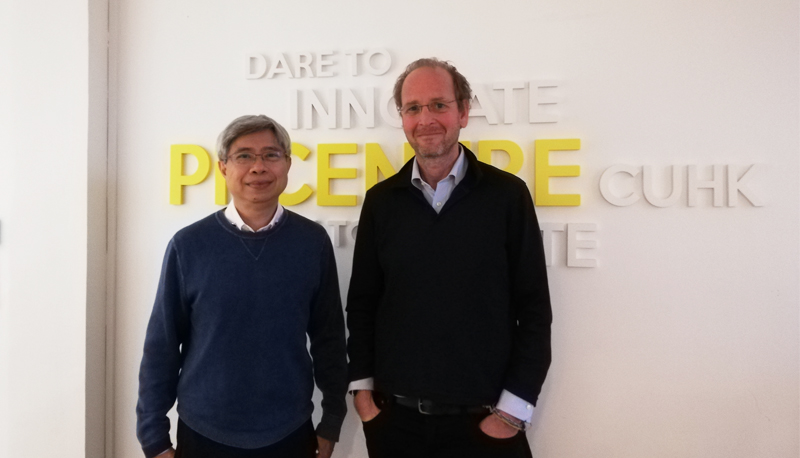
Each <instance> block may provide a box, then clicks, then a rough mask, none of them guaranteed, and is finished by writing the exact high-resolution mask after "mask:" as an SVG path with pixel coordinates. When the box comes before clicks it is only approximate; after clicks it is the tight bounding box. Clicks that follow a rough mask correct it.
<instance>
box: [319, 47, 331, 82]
mask: <svg viewBox="0 0 800 458" xmlns="http://www.w3.org/2000/svg"><path fill="white" fill-rule="evenodd" d="M332 55H333V51H322V52H320V53H319V56H317V76H318V77H320V78H322V77H326V76H334V73H333V72H332V71H331V70H325V67H330V66H331V65H333V61H332V60H326V59H325V58H326V57H329V56H332Z"/></svg>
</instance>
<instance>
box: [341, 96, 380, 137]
mask: <svg viewBox="0 0 800 458" xmlns="http://www.w3.org/2000/svg"><path fill="white" fill-rule="evenodd" d="M365 89H366V93H365V97H364V98H365V99H366V100H365V103H364V106H365V107H366V109H365V108H364V106H362V105H361V104H360V103H358V99H356V96H355V94H353V91H352V90H350V89H342V127H344V128H345V129H349V128H350V109H351V108H352V109H353V111H354V112H355V114H356V115H357V116H358V119H359V120H360V121H361V122H362V123H363V124H364V126H366V127H375V88H372V87H368V88H365Z"/></svg>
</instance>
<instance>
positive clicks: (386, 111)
mask: <svg viewBox="0 0 800 458" xmlns="http://www.w3.org/2000/svg"><path fill="white" fill-rule="evenodd" d="M378 110H379V111H378V112H379V113H380V114H381V119H383V122H385V123H386V124H388V125H390V126H392V127H401V126H402V125H403V121H402V120H401V119H400V113H398V112H397V105H395V103H394V94H392V90H391V89H385V90H384V91H383V93H381V102H380V104H378Z"/></svg>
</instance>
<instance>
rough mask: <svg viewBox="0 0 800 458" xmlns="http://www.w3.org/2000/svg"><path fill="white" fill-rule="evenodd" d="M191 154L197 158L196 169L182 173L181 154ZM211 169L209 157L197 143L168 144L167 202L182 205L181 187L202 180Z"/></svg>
mask: <svg viewBox="0 0 800 458" xmlns="http://www.w3.org/2000/svg"><path fill="white" fill-rule="evenodd" d="M186 154H191V155H192V156H194V157H195V158H196V159H197V170H195V171H194V173H193V174H191V175H184V174H183V165H184V164H183V156H184V155H186ZM210 170H211V157H210V156H209V155H208V152H207V151H206V150H205V149H203V148H202V147H200V146H197V145H170V147H169V203H170V204H172V205H183V187H184V186H192V185H196V184H197V183H200V182H202V181H203V180H205V179H206V177H208V172H209V171H210Z"/></svg>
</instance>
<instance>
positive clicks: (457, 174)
mask: <svg viewBox="0 0 800 458" xmlns="http://www.w3.org/2000/svg"><path fill="white" fill-rule="evenodd" d="M465 163H466V158H465V154H464V145H462V144H461V143H459V144H458V158H457V159H456V162H455V164H453V168H451V169H450V173H448V174H447V176H446V177H444V178H443V180H446V179H448V178H450V177H453V179H454V180H455V183H454V184H455V185H456V186H457V185H458V184H459V183H460V182H461V180H462V179H464V176H465V175H466V174H467V168H466V167H465ZM411 182H412V183H415V182H416V183H425V180H423V179H422V175H420V173H419V164H417V158H416V157H415V158H414V164H412V167H411ZM426 184H428V185H429V186H430V183H426Z"/></svg>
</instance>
